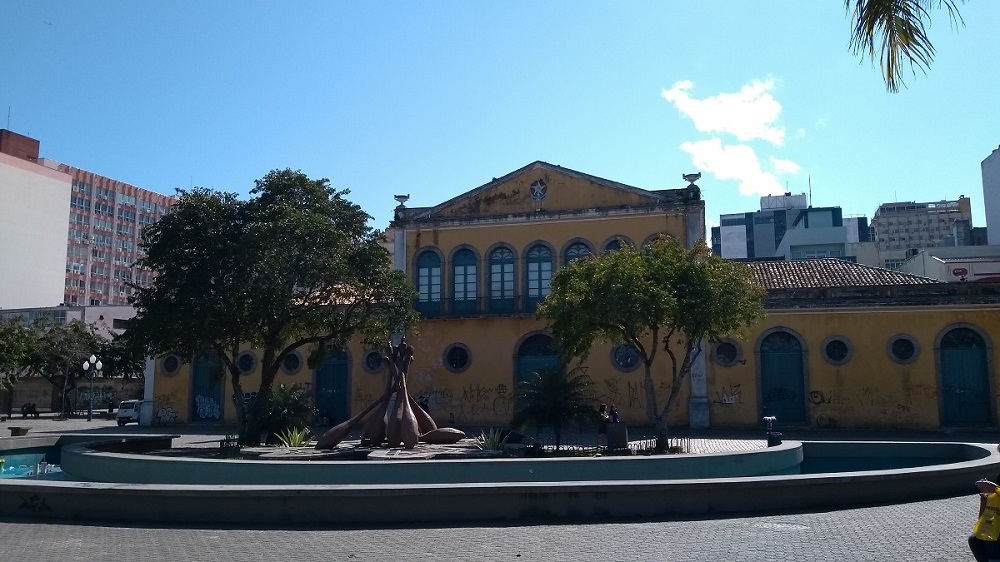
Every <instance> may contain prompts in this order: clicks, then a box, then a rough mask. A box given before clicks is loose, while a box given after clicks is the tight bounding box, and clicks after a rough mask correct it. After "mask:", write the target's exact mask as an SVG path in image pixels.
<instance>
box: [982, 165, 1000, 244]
mask: <svg viewBox="0 0 1000 562" xmlns="http://www.w3.org/2000/svg"><path fill="white" fill-rule="evenodd" d="M982 170H983V204H984V205H985V206H986V226H987V228H988V230H987V231H986V237H987V240H988V241H989V244H990V245H994V244H1000V147H997V149H996V150H994V151H993V152H991V153H990V155H989V156H987V157H986V158H985V159H984V160H983V163H982Z"/></svg>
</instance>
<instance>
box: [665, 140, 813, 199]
mask: <svg viewBox="0 0 1000 562" xmlns="http://www.w3.org/2000/svg"><path fill="white" fill-rule="evenodd" d="M681 150H683V151H684V152H687V153H688V154H690V155H691V162H692V163H693V164H694V165H695V167H697V168H698V169H699V170H705V171H706V172H709V173H711V174H712V175H714V176H715V177H716V178H718V179H720V180H736V181H738V182H739V191H740V194H742V195H780V194H782V193H784V192H785V189H784V188H783V187H782V186H781V183H780V182H778V180H777V179H776V178H775V177H774V175H772V174H770V173H768V172H765V171H764V170H762V169H761V167H760V160H759V159H758V158H757V153H756V152H754V150H753V148H751V147H750V146H748V145H745V144H734V145H729V146H724V145H723V144H722V139H719V138H712V139H709V140H703V141H696V142H685V143H682V144H681ZM778 162H781V163H782V164H781V166H783V167H785V168H786V169H790V168H791V166H795V168H798V165H796V164H795V163H794V162H791V161H788V160H778V159H776V158H772V163H773V164H774V166H775V169H777V168H778V167H779V164H778Z"/></svg>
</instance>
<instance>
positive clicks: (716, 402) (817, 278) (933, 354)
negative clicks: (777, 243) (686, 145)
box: [707, 259, 1000, 429]
mask: <svg viewBox="0 0 1000 562" xmlns="http://www.w3.org/2000/svg"><path fill="white" fill-rule="evenodd" d="M748 266H749V267H752V268H753V269H754V271H755V273H756V274H757V277H758V279H759V280H760V281H761V283H762V284H763V285H764V286H765V287H766V288H767V289H768V297H767V303H766V309H767V317H766V318H765V320H764V321H763V322H762V323H760V324H759V325H757V326H756V327H755V328H754V329H753V330H752V332H751V333H750V334H749V337H747V338H746V339H742V340H733V339H729V340H723V341H721V342H718V343H716V344H714V345H713V346H712V347H711V351H710V364H709V367H708V383H707V387H708V397H709V399H710V402H711V406H710V417H711V425H712V426H713V427H749V426H755V425H757V424H758V423H759V420H760V419H761V418H762V417H763V416H767V415H773V416H776V417H777V418H778V423H779V425H800V426H815V427H842V428H848V427H852V428H915V429H930V428H939V427H962V426H980V427H994V426H996V424H997V417H996V413H997V400H998V395H997V390H996V388H997V387H996V381H995V379H994V376H993V365H994V363H995V361H996V359H997V358H996V356H995V353H996V351H995V350H994V348H993V344H992V339H991V336H990V334H994V333H997V330H998V329H1000V314H998V313H1000V286H997V285H992V284H978V283H965V284H956V283H951V284H946V283H939V282H936V281H935V280H932V279H928V278H925V277H918V276H915V275H910V274H906V273H901V272H895V271H888V270H885V269H879V268H874V267H868V266H864V265H858V264H853V263H849V262H845V261H841V260H838V259H821V260H807V261H791V262H780V261H771V262H749V263H748Z"/></svg>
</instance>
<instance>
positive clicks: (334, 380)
mask: <svg viewBox="0 0 1000 562" xmlns="http://www.w3.org/2000/svg"><path fill="white" fill-rule="evenodd" d="M314 388H315V389H316V395H315V400H316V409H317V410H318V411H319V416H320V418H326V420H327V422H328V423H329V424H330V425H337V424H338V423H340V422H342V421H345V420H346V419H347V418H348V417H350V411H351V410H350V406H351V404H350V399H351V376H350V371H349V369H348V364H347V355H346V354H345V353H344V352H343V351H342V350H341V351H333V352H331V356H330V357H327V359H326V361H324V362H323V365H322V366H321V367H320V368H319V369H317V370H316V385H315V387H314Z"/></svg>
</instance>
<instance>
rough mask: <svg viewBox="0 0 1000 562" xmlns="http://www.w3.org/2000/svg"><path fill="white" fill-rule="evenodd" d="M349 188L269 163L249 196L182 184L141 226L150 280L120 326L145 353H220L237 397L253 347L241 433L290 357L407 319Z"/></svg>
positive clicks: (377, 338) (384, 330)
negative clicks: (254, 393)
mask: <svg viewBox="0 0 1000 562" xmlns="http://www.w3.org/2000/svg"><path fill="white" fill-rule="evenodd" d="M347 194H348V192H347V191H337V190H335V189H333V188H332V187H330V184H329V181H328V180H326V179H319V180H313V179H310V178H308V177H306V176H305V175H304V174H302V173H301V172H297V171H292V170H274V171H272V172H270V173H268V174H267V175H266V176H264V177H263V178H261V179H260V180H257V182H256V187H255V188H254V189H253V190H252V191H251V196H252V197H251V199H249V200H247V201H241V200H239V199H238V198H237V196H236V195H235V194H232V193H222V192H218V191H213V190H209V189H202V188H199V189H194V190H191V191H180V192H179V199H178V201H177V204H176V205H174V206H173V207H172V209H171V212H170V213H169V214H167V215H165V216H164V217H162V218H161V219H160V220H159V221H158V222H157V223H156V224H154V225H151V226H149V227H147V228H146V229H145V230H144V231H143V235H142V242H141V248H142V250H143V251H144V252H145V254H146V255H145V257H144V258H142V259H141V260H140V262H139V263H140V265H142V266H143V267H146V268H148V269H150V270H152V271H153V272H155V274H156V277H155V279H154V281H153V283H152V285H151V286H149V287H148V288H137V291H136V293H135V294H134V295H133V297H132V298H131V302H132V304H133V305H134V306H135V307H136V317H135V318H134V319H132V321H130V324H129V331H130V332H131V333H132V334H133V336H132V337H133V338H134V339H136V340H138V341H143V342H145V344H146V346H147V350H148V352H150V353H151V354H163V353H177V354H178V355H180V356H181V357H187V358H191V357H195V356H201V355H215V356H218V357H219V358H221V360H222V361H223V363H224V364H225V366H226V369H227V371H228V372H229V374H230V382H231V386H232V389H233V394H234V396H239V397H242V394H243V389H242V386H241V384H240V371H239V369H238V367H237V365H236V358H237V355H238V352H239V350H240V349H241V347H243V346H247V345H249V346H251V347H254V348H258V349H261V350H262V359H261V370H262V380H261V386H260V388H259V389H258V399H257V402H255V404H254V406H253V410H252V412H244V411H243V410H242V409H237V412H238V415H239V417H240V425H241V430H242V431H244V436H246V435H256V432H257V431H258V430H260V429H261V427H263V425H264V424H266V423H265V420H262V419H260V418H261V417H263V416H264V415H265V410H266V408H265V404H266V403H267V402H268V399H269V396H270V393H271V387H272V385H273V381H274V376H275V374H276V373H277V372H278V369H279V368H280V366H281V361H282V360H283V359H284V357H285V356H286V355H287V354H288V353H290V352H292V351H293V350H295V349H297V348H299V347H302V346H304V345H307V344H313V343H319V342H336V343H338V344H340V345H344V344H346V343H347V342H348V341H349V340H350V339H351V338H353V337H356V336H360V337H362V338H363V339H365V340H366V341H369V342H378V343H379V344H384V342H385V341H387V339H388V337H389V335H390V334H391V333H392V332H393V331H394V330H398V329H401V328H404V327H405V326H407V325H409V324H411V323H412V322H413V321H414V320H415V318H416V316H415V313H414V312H413V310H412V307H411V303H412V300H413V298H414V293H413V289H412V287H411V286H410V285H409V283H408V282H407V281H406V278H405V275H404V274H403V272H400V271H396V270H394V269H393V268H392V265H391V263H390V259H389V254H388V252H387V251H386V250H385V249H384V248H383V247H382V246H381V244H380V241H381V240H382V236H381V233H380V232H378V231H375V230H373V229H371V228H370V227H369V226H368V224H367V223H368V220H369V219H370V218H371V217H370V216H369V215H368V214H367V213H365V212H364V211H363V210H362V209H361V208H360V207H359V206H357V205H355V204H354V203H351V202H350V201H348V200H347V199H346V198H345V196H346V195H347ZM238 403H239V404H242V403H243V401H242V400H239V401H238ZM248 424H251V425H253V427H252V428H251V427H248ZM247 432H249V433H247Z"/></svg>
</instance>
